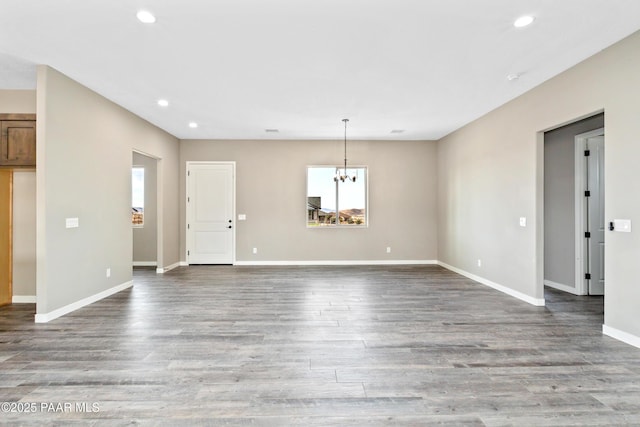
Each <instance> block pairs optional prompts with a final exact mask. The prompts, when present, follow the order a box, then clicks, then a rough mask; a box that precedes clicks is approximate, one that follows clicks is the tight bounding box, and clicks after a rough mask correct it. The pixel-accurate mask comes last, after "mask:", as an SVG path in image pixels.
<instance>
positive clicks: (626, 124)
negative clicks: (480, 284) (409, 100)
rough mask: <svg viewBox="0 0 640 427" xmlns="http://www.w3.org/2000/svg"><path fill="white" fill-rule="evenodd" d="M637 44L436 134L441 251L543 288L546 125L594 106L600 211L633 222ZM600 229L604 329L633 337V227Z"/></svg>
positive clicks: (535, 293)
mask: <svg viewBox="0 0 640 427" xmlns="http://www.w3.org/2000/svg"><path fill="white" fill-rule="evenodd" d="M639 50H640V33H635V34H633V35H632V36H630V37H628V38H626V39H624V40H622V41H621V42H619V43H617V44H615V45H613V46H612V47H610V48H608V49H605V50H603V51H602V52H600V53H598V54H597V55H595V56H593V57H591V58H589V59H587V60H586V61H584V62H582V63H580V64H578V65H577V66H575V67H573V68H571V69H569V70H567V71H566V72H564V73H562V74H560V75H558V76H556V77H555V78H553V79H551V80H549V81H547V82H545V83H543V84H542V85H540V86H538V87H536V88H535V89H533V90H531V91H529V92H527V93H526V94H524V95H522V96H520V97H518V98H516V99H514V100H513V101H511V102H509V103H507V104H505V105H503V106H502V107H500V108H498V109H496V110H494V111H492V112H491V113H489V114H487V115H486V116H484V117H482V118H480V119H478V120H476V121H474V122H472V123H470V124H468V125H467V126H464V127H463V128H461V129H459V130H458V131H456V132H454V133H452V134H450V135H448V136H447V137H445V138H443V139H442V140H440V141H439V142H438V148H439V150H438V157H439V161H438V186H439V191H438V194H439V196H438V197H439V199H438V202H439V203H438V208H439V215H438V218H439V220H438V224H439V226H438V230H439V232H440V234H439V259H440V260H442V261H443V262H446V263H448V264H450V265H453V266H455V267H457V268H460V269H462V270H464V271H467V272H470V273H473V274H476V275H478V276H480V277H484V278H486V279H487V280H490V281H493V282H495V283H498V284H500V285H502V286H505V287H508V288H509V289H512V290H515V291H518V292H521V293H523V294H525V295H528V296H530V297H533V298H543V284H542V283H543V273H544V270H543V264H544V262H543V257H544V254H543V242H544V234H543V217H544V213H543V203H544V201H543V196H544V193H543V189H544V181H543V176H544V175H543V166H544V158H543V153H544V151H543V141H544V137H543V132H544V131H546V130H550V129H553V128H556V127H558V126H560V125H563V124H567V123H569V122H572V121H575V120H577V119H580V118H585V117H589V116H591V115H593V114H594V113H596V112H601V111H604V112H605V115H606V118H607V122H606V133H607V135H606V159H605V170H606V172H605V180H606V186H605V193H606V195H605V215H606V218H607V220H611V219H613V218H626V219H630V220H631V221H632V223H634V224H640V199H639V198H638V197H630V195H636V194H640V168H638V167H637V158H638V156H640V144H638V135H640V120H638V117H640V103H638V102H637V100H638V99H640V55H638V54H637V52H638V51H639ZM521 216H524V217H527V218H528V226H527V227H526V228H522V227H519V226H518V217H521ZM636 229H637V228H636ZM636 229H634V230H636ZM606 239H607V245H606V253H605V258H606V260H605V271H606V276H605V280H606V283H607V285H606V290H605V294H606V297H605V330H606V331H609V333H611V332H612V331H620V332H622V333H623V334H625V333H626V334H631V336H635V337H640V311H639V310H638V301H640V287H638V286H637V285H636V283H637V278H638V277H640V263H638V262H637V260H638V259H640V232H638V231H634V232H632V233H617V232H607V234H606ZM477 258H483V261H484V263H483V266H482V267H477V264H476V259H477Z"/></svg>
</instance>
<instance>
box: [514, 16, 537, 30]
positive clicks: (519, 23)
mask: <svg viewBox="0 0 640 427" xmlns="http://www.w3.org/2000/svg"><path fill="white" fill-rule="evenodd" d="M534 19H535V18H534V17H533V16H529V15H525V16H521V17H520V18H518V19H516V20H515V22H514V23H513V26H514V27H516V28H522V27H526V26H527V25H530V24H531V23H532V22H533V20H534Z"/></svg>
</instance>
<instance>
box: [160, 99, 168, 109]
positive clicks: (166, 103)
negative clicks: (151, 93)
mask: <svg viewBox="0 0 640 427" xmlns="http://www.w3.org/2000/svg"><path fill="white" fill-rule="evenodd" d="M158 105H159V106H161V107H168V106H169V101H167V100H166V99H158Z"/></svg>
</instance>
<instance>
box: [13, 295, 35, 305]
mask: <svg viewBox="0 0 640 427" xmlns="http://www.w3.org/2000/svg"><path fill="white" fill-rule="evenodd" d="M11 302H12V303H13V304H35V302H36V296H35V295H14V296H13V298H12V299H11Z"/></svg>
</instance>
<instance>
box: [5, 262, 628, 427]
mask: <svg viewBox="0 0 640 427" xmlns="http://www.w3.org/2000/svg"><path fill="white" fill-rule="evenodd" d="M546 298H547V307H533V306H531V305H528V304H526V303H524V302H521V301H519V300H516V299H514V298H511V297H509V296H506V295H504V294H502V293H500V292H497V291H495V290H492V289H490V288H487V287H485V286H483V285H479V284H477V283H474V282H472V281H470V280H468V279H466V278H464V277H462V276H459V275H457V274H455V273H452V272H450V271H448V270H445V269H443V268H440V267H437V266H391V267H386V266H385V267H379V266H375V267H361V266H358V267H230V266H192V267H183V268H179V269H176V270H174V271H171V272H168V273H166V274H164V275H156V274H155V272H154V271H153V270H145V269H142V270H139V269H137V270H136V271H135V273H134V287H133V288H131V289H129V290H126V291H123V292H121V293H119V294H116V295H114V296H112V297H110V298H107V299H105V300H102V301H99V302H97V303H95V304H93V305H91V306H88V307H86V308H83V309H81V310H78V311H76V312H74V313H71V314H69V315H67V316H64V317H62V318H59V319H57V320H54V321H52V322H50V323H47V324H35V323H34V322H33V314H34V305H30V304H21V305H13V306H10V307H4V308H0V401H20V402H37V403H38V404H40V403H42V402H45V403H47V402H89V403H93V402H96V403H98V404H99V412H96V413H75V412H66V413H59V412H58V413H45V412H37V413H33V414H15V413H13V414H12V413H0V424H3V425H4V424H15V425H43V424H45V423H47V424H49V425H53V424H55V423H57V424H58V425H131V424H134V425H135V424H139V425H160V426H164V425H169V426H185V425H232V426H241V425H248V424H250V425H259V426H260V425H265V426H291V425H304V426H315V425H330V426H360V425H367V426H381V425H416V426H419V425H434V424H436V425H469V426H476V425H478V426H482V425H487V426H507V425H514V426H536V425H548V426H561V425H581V426H582V425H607V426H610V425H640V350H639V349H636V348H634V347H631V346H628V345H626V344H623V343H621V342H618V341H616V340H614V339H611V338H609V337H606V336H603V335H602V333H601V325H602V321H603V316H602V298H597V297H596V298H593V297H592V298H589V297H574V296H570V295H566V294H563V293H560V292H556V291H552V290H548V291H547V293H546Z"/></svg>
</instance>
